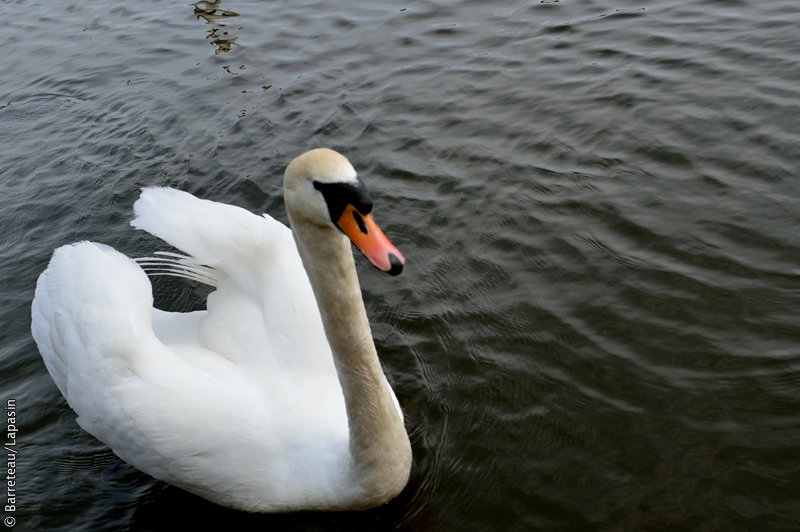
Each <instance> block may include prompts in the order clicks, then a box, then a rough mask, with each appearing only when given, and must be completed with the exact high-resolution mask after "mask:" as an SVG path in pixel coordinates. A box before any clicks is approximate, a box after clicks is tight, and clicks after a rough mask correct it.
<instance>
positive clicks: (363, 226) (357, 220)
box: [353, 211, 367, 235]
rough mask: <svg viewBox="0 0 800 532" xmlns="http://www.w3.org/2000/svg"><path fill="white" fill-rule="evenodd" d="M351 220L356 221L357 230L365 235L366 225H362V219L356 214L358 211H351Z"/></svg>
mask: <svg viewBox="0 0 800 532" xmlns="http://www.w3.org/2000/svg"><path fill="white" fill-rule="evenodd" d="M353 218H354V219H355V221H356V225H357V226H358V230H359V231H361V232H362V233H364V234H365V235H366V234H367V224H365V223H364V218H362V217H361V215H360V214H358V211H353Z"/></svg>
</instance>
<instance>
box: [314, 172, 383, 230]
mask: <svg viewBox="0 0 800 532" xmlns="http://www.w3.org/2000/svg"><path fill="white" fill-rule="evenodd" d="M314 188H315V189H317V190H319V191H320V192H322V196H323V197H324V198H325V203H327V204H328V213H329V214H330V215H331V221H332V222H333V223H336V222H338V221H339V218H340V217H341V216H342V213H343V212H344V210H345V208H346V207H347V206H348V205H352V206H353V207H355V208H356V210H357V211H358V212H360V213H361V214H364V215H366V214H369V213H371V212H372V200H371V199H370V197H369V193H368V192H367V187H366V186H365V185H364V183H362V182H361V180H360V179H357V180H356V181H355V182H347V183H320V182H318V181H314ZM356 222H358V219H356ZM363 223H364V222H363V221H362V222H361V224H363ZM361 224H359V227H361ZM364 232H365V233H366V231H364Z"/></svg>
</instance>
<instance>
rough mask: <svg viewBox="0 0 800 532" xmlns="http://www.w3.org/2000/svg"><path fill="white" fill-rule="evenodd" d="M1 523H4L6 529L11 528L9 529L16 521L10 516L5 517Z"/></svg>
mask: <svg viewBox="0 0 800 532" xmlns="http://www.w3.org/2000/svg"><path fill="white" fill-rule="evenodd" d="M3 522H4V523H5V524H6V526H7V527H9V528H11V527H12V526H14V525H15V524H17V520H16V519H14V518H13V517H11V516H8V517H6V518H5V519H3Z"/></svg>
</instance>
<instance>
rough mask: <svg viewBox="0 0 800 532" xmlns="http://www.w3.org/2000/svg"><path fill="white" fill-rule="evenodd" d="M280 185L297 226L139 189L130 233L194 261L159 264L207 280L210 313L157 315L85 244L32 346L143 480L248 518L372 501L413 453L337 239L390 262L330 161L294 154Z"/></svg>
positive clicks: (47, 299) (394, 489) (44, 288)
mask: <svg viewBox="0 0 800 532" xmlns="http://www.w3.org/2000/svg"><path fill="white" fill-rule="evenodd" d="M284 191H285V203H286V210H287V212H288V214H289V220H290V223H291V226H292V230H289V229H288V228H287V227H286V226H284V225H283V224H281V223H279V222H277V221H276V220H274V219H272V218H270V217H269V216H267V215H264V216H263V217H260V216H256V215H254V214H251V213H249V212H247V211H245V210H243V209H240V208H237V207H233V206H230V205H222V204H219V203H214V202H211V201H206V200H200V199H197V198H195V197H194V196H191V195H190V194H187V193H185V192H179V191H177V190H172V189H168V188H148V189H145V190H144V191H143V192H142V196H141V198H140V199H139V200H138V201H137V202H136V204H135V205H134V211H135V214H136V218H135V220H134V221H133V222H131V223H132V225H133V226H134V227H137V228H140V229H144V230H146V231H148V232H150V233H152V234H154V235H157V236H159V237H161V238H163V239H164V240H166V241H167V242H169V243H170V244H172V245H174V246H175V247H177V248H179V249H181V250H183V251H184V252H186V253H187V254H189V255H190V256H191V257H189V258H185V259H182V260H181V261H175V262H173V264H174V265H173V266H170V265H169V261H167V260H164V261H161V262H162V263H163V264H162V267H164V268H168V269H170V268H171V269H172V271H173V272H175V273H177V274H180V272H181V271H183V272H186V273H184V276H190V277H192V276H193V277H197V278H204V279H206V281H207V282H209V283H210V284H214V285H216V287H217V290H216V291H214V292H212V293H211V295H209V297H208V304H207V307H208V310H207V311H199V312H191V313H169V312H163V311H160V310H157V309H154V308H153V306H152V301H153V298H152V290H151V286H150V282H149V280H148V278H147V275H146V274H145V273H144V271H143V270H142V269H141V267H140V266H139V265H138V264H137V263H136V262H135V261H133V260H131V259H129V258H128V257H126V256H124V255H122V254H120V253H118V252H117V251H115V250H113V249H112V248H110V247H108V246H104V245H102V244H94V243H90V242H80V243H77V244H73V245H68V246H64V247H61V248H59V249H57V250H56V251H55V252H54V253H53V258H52V259H51V261H50V264H49V266H48V267H47V269H46V270H45V271H44V273H42V275H41V276H40V277H39V281H38V283H37V285H36V296H35V298H34V300H33V305H32V326H31V328H32V331H33V337H34V339H35V340H36V343H37V344H38V346H39V350H40V352H41V354H42V358H43V359H44V362H45V365H46V366H47V369H48V371H49V372H50V375H52V377H53V380H54V381H55V382H56V384H57V385H58V388H59V390H61V393H62V394H63V395H64V397H65V398H66V399H67V402H68V403H69V405H70V406H71V407H72V409H73V410H75V412H76V413H77V414H78V423H79V424H80V426H81V427H83V428H84V429H85V430H86V431H87V432H89V433H91V434H93V435H94V436H96V437H97V438H98V439H100V440H102V441H103V442H105V443H106V444H107V445H108V446H109V447H111V449H113V450H114V452H115V453H116V454H117V455H119V456H120V457H121V458H122V459H123V460H125V461H126V462H128V463H130V464H131V465H133V466H134V467H136V468H138V469H140V470H141V471H144V472H145V473H148V474H150V475H152V476H154V477H156V478H158V479H161V480H164V481H166V482H169V483H170V484H174V485H176V486H179V487H181V488H183V489H185V490H187V491H190V492H192V493H195V494H197V495H200V496H201V497H205V498H206V499H208V500H210V501H213V502H215V503H217V504H220V505H223V506H227V507H231V508H236V509H240V510H245V511H250V512H284V511H294V510H349V509H366V508H370V507H374V506H377V505H380V504H382V503H384V502H386V501H388V500H390V499H392V498H393V497H394V496H396V495H397V494H398V493H399V492H400V491H401V490H402V489H403V487H404V486H405V484H406V482H407V480H408V475H409V470H410V465H411V446H410V444H409V440H408V436H407V434H406V431H405V428H404V426H403V418H402V413H401V411H400V408H399V406H398V404H397V399H396V398H395V396H394V393H393V392H392V390H391V388H390V386H389V384H388V383H387V381H386V377H385V376H384V374H383V371H382V370H381V366H380V363H379V361H378V357H377V355H376V352H375V346H374V343H373V340H372V336H371V334H370V329H369V323H368V321H367V317H366V313H365V311H364V304H363V301H362V299H361V290H360V288H359V284H358V278H357V277H356V270H355V266H354V263H353V255H352V252H351V250H350V242H349V241H348V239H347V237H346V236H345V234H344V233H346V234H347V235H349V236H350V238H351V239H352V240H353V241H354V243H355V244H356V245H357V246H358V247H359V249H361V250H362V252H363V253H364V254H365V256H366V257H367V258H368V259H369V260H370V262H372V263H373V264H374V265H375V266H376V267H378V268H379V269H381V270H384V271H388V272H389V273H391V274H397V273H400V270H402V265H403V258H402V255H400V253H399V252H398V251H397V249H396V248H395V247H394V246H392V245H391V244H390V243H389V241H388V240H386V237H385V236H383V233H381V231H380V229H378V227H377V226H376V225H375V224H374V222H373V221H372V218H371V216H370V211H371V208H372V203H371V201H370V199H369V196H368V195H367V193H366V189H365V188H364V186H363V184H362V183H361V181H360V180H358V178H357V177H356V172H355V170H354V169H353V167H352V166H351V165H350V163H349V162H348V161H347V159H345V158H344V157H343V156H342V155H340V154H338V153H336V152H334V151H331V150H327V149H318V150H312V151H310V152H308V153H305V154H303V155H301V156H300V157H298V158H297V159H295V160H294V161H292V162H291V164H289V166H288V167H287V169H286V173H285V176H284ZM292 237H294V238H292ZM298 251H299V253H298ZM151 262H152V261H151ZM178 262H180V263H181V264H182V265H178ZM200 265H205V266H207V267H204V266H200ZM192 272H195V273H192ZM309 281H310V283H309Z"/></svg>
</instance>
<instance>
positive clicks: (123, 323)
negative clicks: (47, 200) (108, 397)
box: [31, 242, 152, 408]
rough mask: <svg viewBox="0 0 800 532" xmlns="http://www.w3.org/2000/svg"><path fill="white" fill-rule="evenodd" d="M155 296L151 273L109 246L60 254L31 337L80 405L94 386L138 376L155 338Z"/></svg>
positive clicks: (46, 279)
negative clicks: (146, 342)
mask: <svg viewBox="0 0 800 532" xmlns="http://www.w3.org/2000/svg"><path fill="white" fill-rule="evenodd" d="M151 309H152V290H151V287H150V282H149V280H148V279H147V276H146V275H145V273H144V272H143V271H142V270H141V268H139V266H138V265H136V263H135V262H133V261H132V260H131V259H129V258H128V257H126V256H124V255H122V254H121V253H119V252H117V251H115V250H114V249H112V248H110V247H109V246H105V245H102V244H95V243H92V242H79V243H76V244H71V245H68V246H63V247H60V248H58V249H57V250H56V251H55V252H54V253H53V257H52V259H51V260H50V264H49V265H48V267H47V269H46V270H45V271H44V272H43V273H42V274H41V275H40V276H39V280H38V281H37V283H36V295H35V297H34V300H33V303H32V306H31V332H32V334H33V337H34V340H36V343H37V345H38V346H39V350H40V352H41V353H42V358H43V359H44V362H45V365H46V366H47V370H48V371H49V372H50V374H51V375H52V377H53V380H54V381H55V382H56V385H57V386H58V388H59V390H60V391H61V393H62V394H63V395H64V397H66V399H67V401H69V403H70V405H72V406H73V408H75V406H74V404H73V403H74V402H76V401H78V402H80V397H81V395H82V393H81V389H83V388H86V387H89V388H91V387H92V385H93V382H94V381H96V380H102V381H104V383H105V384H111V385H113V384H114V383H113V382H110V381H111V380H118V379H120V378H123V377H124V376H125V375H126V374H130V373H131V372H134V371H135V362H136V360H135V355H136V353H135V351H134V346H136V345H138V344H139V343H140V342H141V340H138V341H134V340H135V339H137V338H139V339H141V338H142V337H147V336H148V335H152V324H151V313H152V310H151Z"/></svg>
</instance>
